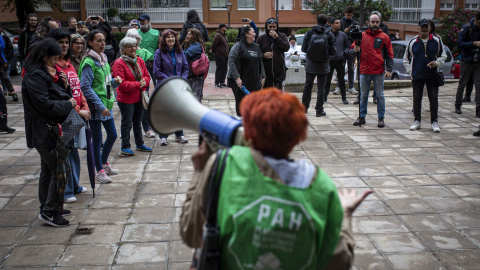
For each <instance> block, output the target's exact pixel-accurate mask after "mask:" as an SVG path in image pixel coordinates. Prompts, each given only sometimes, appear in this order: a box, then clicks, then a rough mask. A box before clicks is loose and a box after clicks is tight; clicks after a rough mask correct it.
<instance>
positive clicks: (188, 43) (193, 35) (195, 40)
mask: <svg viewBox="0 0 480 270" xmlns="http://www.w3.org/2000/svg"><path fill="white" fill-rule="evenodd" d="M183 50H184V53H185V57H186V58H187V61H188V67H189V69H188V76H187V80H188V81H189V82H190V84H191V85H192V90H193V92H194V93H195V95H197V97H198V101H200V102H201V101H202V97H203V84H204V82H205V79H204V75H205V74H204V73H202V74H198V75H195V74H194V73H193V71H192V62H194V61H196V60H198V59H200V57H201V56H202V54H203V53H204V52H205V44H204V43H203V39H202V34H201V33H200V31H199V30H198V29H195V28H190V29H188V30H187V36H186V37H185V42H184V43H183Z"/></svg>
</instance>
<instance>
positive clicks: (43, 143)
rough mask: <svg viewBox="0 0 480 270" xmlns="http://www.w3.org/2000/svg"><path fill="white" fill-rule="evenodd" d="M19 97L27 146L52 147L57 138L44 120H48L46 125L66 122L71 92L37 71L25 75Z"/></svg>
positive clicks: (70, 106) (42, 72)
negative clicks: (21, 103) (23, 116)
mask: <svg viewBox="0 0 480 270" xmlns="http://www.w3.org/2000/svg"><path fill="white" fill-rule="evenodd" d="M22 96H23V109H24V113H25V134H26V138H27V147H28V148H39V147H47V148H53V147H55V145H56V142H57V136H56V134H55V133H54V132H53V131H52V130H50V129H49V128H48V127H47V125H46V123H45V121H48V124H49V125H55V124H57V123H60V124H61V123H63V122H64V121H65V119H66V118H67V116H68V115H69V114H70V112H71V110H72V103H71V102H70V101H69V99H70V98H72V93H71V91H69V90H67V89H64V88H63V87H61V86H59V85H58V84H56V83H54V82H53V80H52V78H51V77H50V75H48V74H47V73H46V72H45V71H43V70H36V71H34V72H32V73H26V74H25V77H24V78H23V82H22ZM31 108H33V110H35V113H34V112H33V111H32V110H31ZM42 119H43V120H42Z"/></svg>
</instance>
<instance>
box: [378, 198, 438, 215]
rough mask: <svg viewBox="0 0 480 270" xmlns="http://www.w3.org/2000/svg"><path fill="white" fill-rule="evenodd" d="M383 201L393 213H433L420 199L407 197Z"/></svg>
mask: <svg viewBox="0 0 480 270" xmlns="http://www.w3.org/2000/svg"><path fill="white" fill-rule="evenodd" d="M385 202H386V203H387V204H388V206H390V207H391V208H392V210H393V212H395V214H419V213H425V214H431V213H435V210H434V209H433V208H431V207H430V206H429V205H428V204H426V203H425V202H424V201H422V200H421V199H411V198H407V199H400V200H387V201H385Z"/></svg>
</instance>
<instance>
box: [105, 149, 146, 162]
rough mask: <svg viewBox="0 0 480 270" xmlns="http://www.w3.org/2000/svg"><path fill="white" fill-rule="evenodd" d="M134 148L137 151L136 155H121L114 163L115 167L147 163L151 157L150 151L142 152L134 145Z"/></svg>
mask: <svg viewBox="0 0 480 270" xmlns="http://www.w3.org/2000/svg"><path fill="white" fill-rule="evenodd" d="M132 150H133V151H134V152H135V156H128V157H121V158H118V159H116V160H115V163H113V164H112V165H113V166H114V167H120V166H122V165H123V164H146V163H147V161H148V159H149V153H148V154H146V153H142V152H141V151H137V150H135V148H134V147H132Z"/></svg>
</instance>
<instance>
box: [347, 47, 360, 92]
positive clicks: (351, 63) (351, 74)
mask: <svg viewBox="0 0 480 270" xmlns="http://www.w3.org/2000/svg"><path fill="white" fill-rule="evenodd" d="M347 66H348V89H352V88H353V87H354V85H355V56H353V55H350V54H347ZM358 92H359V93H360V91H358Z"/></svg>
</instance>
